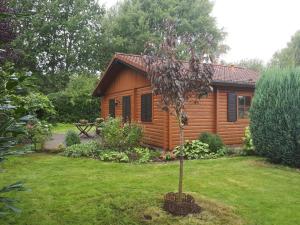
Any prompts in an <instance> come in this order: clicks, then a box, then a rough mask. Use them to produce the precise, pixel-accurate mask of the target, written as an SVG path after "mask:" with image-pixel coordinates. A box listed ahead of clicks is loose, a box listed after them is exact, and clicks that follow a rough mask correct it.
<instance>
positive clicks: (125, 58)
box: [93, 53, 259, 95]
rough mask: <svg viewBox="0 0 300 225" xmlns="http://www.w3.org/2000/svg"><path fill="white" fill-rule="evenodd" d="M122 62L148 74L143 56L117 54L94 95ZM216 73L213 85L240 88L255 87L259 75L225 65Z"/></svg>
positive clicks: (216, 69) (215, 66)
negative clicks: (111, 70)
mask: <svg viewBox="0 0 300 225" xmlns="http://www.w3.org/2000/svg"><path fill="white" fill-rule="evenodd" d="M115 60H117V61H120V62H122V63H125V64H127V65H128V66H131V67H134V68H136V69H138V70H140V71H143V72H146V67H145V64H144V62H143V59H142V56H141V55H132V54H124V53H116V54H115V56H114V57H113V59H112V61H111V63H110V65H109V66H108V68H107V71H105V73H104V76H103V77H102V79H101V80H100V82H99V84H98V87H97V88H96V90H95V91H94V94H93V95H99V92H98V94H96V92H97V89H98V88H100V86H101V83H103V82H102V81H103V80H104V79H103V78H104V77H105V75H106V73H107V72H108V70H109V69H110V67H111V66H112V62H113V61H115ZM214 69H215V73H214V75H213V84H215V85H217V84H223V85H229V86H230V85H240V86H247V87H254V86H255V83H256V82H257V81H258V78H259V73H258V72H256V71H254V70H250V69H247V68H242V67H236V66H225V65H214Z"/></svg>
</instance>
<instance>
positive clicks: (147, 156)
mask: <svg viewBox="0 0 300 225" xmlns="http://www.w3.org/2000/svg"><path fill="white" fill-rule="evenodd" d="M133 153H136V154H137V162H138V163H147V162H150V160H151V159H152V154H151V150H149V149H148V148H142V147H136V148H134V149H133Z"/></svg>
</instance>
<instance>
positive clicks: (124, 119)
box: [122, 95, 131, 123]
mask: <svg viewBox="0 0 300 225" xmlns="http://www.w3.org/2000/svg"><path fill="white" fill-rule="evenodd" d="M125 98H127V99H129V101H128V103H129V108H128V110H129V111H128V112H129V115H127V118H126V117H124V114H126V109H125V105H124V100H125ZM122 119H123V122H124V123H126V122H129V123H130V122H131V95H124V96H122Z"/></svg>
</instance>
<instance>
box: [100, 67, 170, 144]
mask: <svg viewBox="0 0 300 225" xmlns="http://www.w3.org/2000/svg"><path fill="white" fill-rule="evenodd" d="M146 93H152V91H151V87H150V83H149V81H147V79H146V78H145V76H143V75H141V74H137V73H136V72H135V71H133V70H124V71H123V72H121V73H120V74H118V75H116V78H115V80H114V82H113V83H112V84H111V85H110V87H109V88H108V89H107V92H106V94H105V96H104V97H102V100H101V116H102V117H103V118H106V117H107V116H108V112H109V99H112V98H114V99H116V100H117V102H119V104H118V105H117V106H116V109H115V112H116V117H122V97H123V96H127V95H128V96H130V98H131V118H132V121H135V122H137V123H138V124H140V125H141V126H142V128H143V131H144V138H143V142H144V143H145V144H148V145H153V146H156V147H159V148H167V146H166V143H168V135H167V133H166V132H168V130H167V129H166V120H165V119H166V114H167V113H166V112H163V111H162V110H160V109H159V106H158V102H159V97H158V96H153V97H152V105H153V107H152V108H153V111H152V122H141V95H142V94H146Z"/></svg>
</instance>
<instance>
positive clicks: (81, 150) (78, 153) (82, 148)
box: [62, 141, 99, 158]
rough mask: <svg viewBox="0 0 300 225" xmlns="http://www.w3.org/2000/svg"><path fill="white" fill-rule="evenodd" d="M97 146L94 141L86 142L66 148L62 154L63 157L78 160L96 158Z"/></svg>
mask: <svg viewBox="0 0 300 225" xmlns="http://www.w3.org/2000/svg"><path fill="white" fill-rule="evenodd" d="M98 151H99V145H98V143H97V142H96V141H88V142H85V143H81V144H74V145H71V146H69V147H67V148H66V149H65V150H64V152H63V153H62V154H63V155H64V156H68V157H73V158H79V157H90V158H97V157H98V155H99V153H98Z"/></svg>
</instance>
